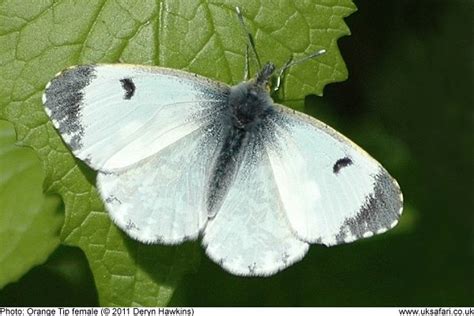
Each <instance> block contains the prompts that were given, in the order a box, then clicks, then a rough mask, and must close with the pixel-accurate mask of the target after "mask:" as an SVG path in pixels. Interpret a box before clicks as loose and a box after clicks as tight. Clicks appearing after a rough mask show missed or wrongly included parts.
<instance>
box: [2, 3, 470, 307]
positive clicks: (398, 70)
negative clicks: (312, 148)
mask: <svg viewBox="0 0 474 316" xmlns="http://www.w3.org/2000/svg"><path fill="white" fill-rule="evenodd" d="M355 3H356V5H357V7H358V11H357V12H356V13H354V14H353V15H351V16H350V17H348V18H347V19H346V23H347V24H348V26H349V28H350V29H351V32H352V36H350V37H345V38H342V39H340V40H339V45H340V50H341V52H342V55H343V57H344V60H345V62H346V64H347V68H348V69H349V79H348V80H347V81H346V82H342V83H335V84H331V85H329V86H327V87H326V89H325V93H324V97H322V98H321V97H316V96H308V97H307V98H306V105H305V107H306V112H307V113H309V114H311V115H313V116H315V117H317V118H319V119H321V120H322V121H324V122H326V123H328V124H329V125H332V126H333V127H335V128H336V129H338V130H339V131H340V132H342V133H343V134H345V135H347V136H348V137H350V138H351V139H352V140H354V141H355V142H356V143H358V144H359V145H361V146H362V147H363V148H364V149H366V151H368V152H369V153H370V154H371V155H372V156H374V158H376V159H377V160H379V161H380V162H381V163H382V164H383V165H384V166H385V167H386V168H387V170H389V172H390V173H391V174H392V175H393V176H394V177H395V178H396V179H397V180H398V182H399V183H400V185H401V188H402V191H403V193H404V197H405V211H404V214H403V216H402V218H401V221H400V224H399V225H398V226H397V227H396V228H395V229H393V230H392V231H390V232H388V233H386V234H383V235H381V236H376V237H373V238H370V239H367V240H362V241H358V242H356V243H353V244H349V245H342V246H338V247H333V248H326V247H324V246H318V245H313V246H312V247H311V248H310V251H309V253H308V255H307V256H306V257H305V258H304V259H303V261H302V262H300V263H297V264H295V265H293V266H292V267H290V268H289V269H287V270H285V271H283V272H281V273H279V274H277V275H275V276H273V277H270V278H265V279H257V278H239V277H235V276H232V275H230V274H228V273H226V272H224V271H223V270H222V269H221V268H220V267H219V266H217V265H216V264H214V263H213V262H211V261H210V260H209V259H208V258H207V257H206V256H205V255H204V253H203V252H202V256H201V263H200V266H199V268H198V270H197V271H196V273H194V274H190V275H187V276H186V277H185V278H184V280H183V282H182V283H181V285H180V287H179V288H178V289H177V291H176V294H175V295H174V297H173V299H172V302H171V304H172V305H191V306H422V305H437V306H443V305H449V306H461V305H462V306H472V305H474V299H473V298H474V290H473V288H474V287H473V281H474V269H473V266H474V265H473V263H474V260H473V259H474V234H473V224H474V218H473V210H474V201H473V196H474V183H473V179H474V169H473V158H474V155H473V148H474V147H473V145H474V143H473V140H474V137H473V135H474V133H473V132H474V115H473V114H474V112H473V95H474V93H473V90H472V89H473V88H474V85H473V40H472V38H473V23H472V20H473V9H474V5H473V2H472V1H469V0H465V1H463V0H455V1H441V0H439V1H436V0H422V1H412V0H405V1H401V0H385V1H368V0H365V1H355ZM9 305H10V306H13V305H14V306H21V305H32V306H54V305H64V306H81V305H82V306H93V305H98V299H97V293H96V290H95V287H94V282H93V279H92V274H91V272H90V270H89V268H88V264H87V261H86V259H85V257H84V255H83V254H82V252H81V251H80V250H78V249H75V248H69V247H65V246H60V247H59V248H58V249H57V251H56V252H55V253H54V254H53V255H52V256H51V257H50V258H49V260H48V261H47V262H46V263H45V264H43V265H40V266H38V267H36V268H33V269H32V270H31V271H30V272H29V273H28V274H26V275H25V276H24V277H23V278H21V279H20V280H19V281H18V282H16V283H13V284H9V285H7V286H6V287H5V288H4V289H2V290H0V306H9Z"/></svg>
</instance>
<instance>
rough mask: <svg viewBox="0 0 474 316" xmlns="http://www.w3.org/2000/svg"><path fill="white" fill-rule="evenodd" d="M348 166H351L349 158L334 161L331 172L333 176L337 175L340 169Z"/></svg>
mask: <svg viewBox="0 0 474 316" xmlns="http://www.w3.org/2000/svg"><path fill="white" fill-rule="evenodd" d="M349 165H352V160H351V159H350V158H349V157H344V158H341V159H339V160H338V161H336V163H335V164H334V166H333V167H332V171H333V172H334V173H335V174H338V173H339V171H340V170H341V169H342V168H344V167H347V166H349Z"/></svg>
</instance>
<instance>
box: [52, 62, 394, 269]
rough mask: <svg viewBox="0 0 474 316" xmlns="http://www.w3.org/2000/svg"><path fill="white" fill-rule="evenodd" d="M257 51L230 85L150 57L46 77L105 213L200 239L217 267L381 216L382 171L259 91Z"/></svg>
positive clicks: (385, 197) (360, 232)
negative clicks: (249, 67) (250, 70)
mask: <svg viewBox="0 0 474 316" xmlns="http://www.w3.org/2000/svg"><path fill="white" fill-rule="evenodd" d="M274 72H275V66H274V65H273V64H271V63H267V64H265V65H264V66H263V67H262V68H261V70H260V71H259V72H258V74H257V75H256V76H255V77H253V78H252V79H250V80H247V81H244V82H242V83H240V84H237V85H235V86H228V85H227V84H224V83H220V82H216V81H213V80H211V79H208V78H205V77H202V76H199V75H197V74H193V73H189V72H185V71H181V70H176V69H169V68H164V67H156V66H140V65H127V64H97V65H79V66H74V67H71V68H68V69H66V70H64V71H63V72H61V73H59V74H57V75H56V77H55V78H54V79H52V81H50V82H49V83H48V84H47V86H46V88H45V91H44V94H43V104H44V107H45V111H46V113H47V115H48V116H49V118H50V119H51V121H52V123H53V125H54V127H55V128H56V129H57V130H58V131H59V134H60V135H61V137H62V139H63V140H64V142H65V143H66V144H67V145H68V147H69V148H70V150H71V151H72V153H73V155H74V156H76V157H77V158H79V159H81V160H82V161H84V162H85V163H86V164H87V165H88V166H89V167H91V168H92V169H94V170H97V181H96V184H97V188H98V191H99V193H100V196H101V197H102V200H103V202H104V204H105V208H106V210H107V211H108V213H109V215H110V217H111V219H112V220H113V222H114V223H115V224H116V225H117V226H118V227H120V228H121V229H122V230H123V231H124V232H125V233H126V234H127V235H128V236H130V237H131V238H133V239H135V240H138V241H140V242H143V243H147V244H155V243H158V244H165V245H175V244H179V243H182V242H184V241H187V240H196V239H198V238H201V242H202V245H203V247H204V248H205V251H206V253H207V255H208V256H209V257H210V258H211V259H212V260H213V261H215V262H216V263H218V264H219V265H220V266H221V267H223V268H224V269H225V270H227V271H229V272H230V273H233V274H237V275H242V276H268V275H272V274H274V273H276V272H278V271H280V270H282V269H284V268H286V267H288V266H290V265H291V264H293V263H294V262H296V261H299V260H300V259H302V258H303V257H304V255H305V254H306V252H307V251H308V248H309V245H310V244H324V245H327V246H333V245H337V244H343V243H350V242H352V241H355V240H357V239H360V238H366V237H370V236H372V235H375V234H380V233H383V232H385V231H387V230H389V229H391V228H393V227H394V226H395V225H396V224H397V223H398V219H399V217H400V215H401V213H402V209H403V197H402V194H401V191H400V187H399V185H398V184H397V182H396V181H395V179H393V178H392V176H390V174H389V173H388V172H387V171H386V170H385V169H384V168H383V167H382V166H381V165H380V164H379V163H378V162H377V161H376V160H374V159H373V158H372V157H371V156H369V155H368V154H367V153H366V152H365V151H363V150H362V149H361V148H360V147H358V146H357V145H356V144H354V143H353V142H351V141H350V140H349V139H347V138H346V137H344V136H343V135H341V134H340V133H338V132H337V131H335V130H334V129H332V128H331V127H329V126H328V125H326V124H324V123H322V122H321V121H318V120H317V119H315V118H313V117H310V116H308V115H306V114H303V113H300V112H296V111H294V110H291V109H289V108H287V107H285V106H282V105H279V104H276V103H274V102H273V100H272V98H271V96H270V93H269V89H268V85H269V84H270V79H271V77H272V75H273V73H274Z"/></svg>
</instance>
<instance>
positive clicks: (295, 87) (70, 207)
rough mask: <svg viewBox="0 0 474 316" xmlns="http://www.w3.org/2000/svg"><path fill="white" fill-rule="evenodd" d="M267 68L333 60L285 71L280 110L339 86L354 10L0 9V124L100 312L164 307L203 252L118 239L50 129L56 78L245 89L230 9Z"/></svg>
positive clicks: (307, 6) (312, 5)
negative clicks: (25, 152) (95, 74)
mask: <svg viewBox="0 0 474 316" xmlns="http://www.w3.org/2000/svg"><path fill="white" fill-rule="evenodd" d="M237 4H238V5H239V6H240V7H241V8H242V10H243V13H244V16H245V21H246V23H247V24H248V26H249V29H250V30H251V32H252V33H253V34H254V35H255V40H256V46H257V50H258V51H259V54H260V55H261V56H260V57H261V59H262V60H263V61H267V60H271V61H273V62H274V63H276V64H277V65H282V64H283V63H284V62H285V61H286V60H288V58H289V57H290V56H291V55H294V56H295V57H296V58H297V57H300V56H305V55H306V54H308V53H310V52H313V51H315V50H317V49H321V48H325V49H326V50H327V51H328V53H327V54H326V55H324V56H322V57H320V58H317V59H314V60H311V61H310V62H307V63H304V64H301V65H298V66H295V67H294V68H292V69H291V70H290V71H289V73H288V75H287V76H286V80H285V83H284V92H285V94H284V96H283V97H282V99H283V102H287V103H288V102H289V101H291V102H290V103H291V104H293V105H300V104H301V103H302V100H303V99H304V97H305V95H307V94H310V93H314V94H322V90H323V87H324V86H325V85H326V84H328V83H330V82H335V81H341V80H344V79H346V77H347V71H346V68H345V65H344V62H343V60H342V58H341V56H340V53H339V50H338V47H337V39H338V38H339V37H341V36H343V35H347V34H349V30H348V28H347V27H346V25H345V24H344V22H343V17H345V16H347V15H349V14H350V13H352V12H353V11H354V10H355V7H354V5H353V4H352V2H351V1H350V0H314V1H305V2H303V1H298V2H295V3H293V2H292V1H283V2H273V1H261V2H254V1H239V2H237V1H214V2H212V3H209V2H207V1H204V0H193V1H140V2H137V1H106V0H102V1H91V2H89V3H87V5H86V4H85V3H84V2H82V1H79V2H75V1H55V2H53V1H35V2H33V1H31V2H28V1H11V2H10V1H5V2H2V4H1V5H0V16H1V17H2V19H1V22H0V78H1V79H0V80H1V84H0V102H1V103H0V106H1V107H0V110H1V112H0V115H1V116H0V117H3V118H6V119H8V120H10V121H11V122H13V123H14V124H15V128H16V130H17V133H18V137H19V139H21V140H22V141H23V142H24V143H26V144H28V145H30V146H31V147H32V148H34V149H35V150H36V151H37V152H38V154H39V155H40V158H41V159H42V161H43V162H44V166H45V168H46V174H47V177H46V180H45V187H46V188H47V190H48V191H50V192H57V193H59V194H60V195H61V196H62V198H63V199H64V203H65V206H66V218H65V224H64V226H63V228H62V232H61V239H62V242H63V243H65V244H68V245H76V246H79V247H80V248H81V249H82V250H83V251H84V252H85V254H86V256H87V258H88V260H89V263H90V266H91V269H92V272H93V274H94V277H95V282H96V285H97V288H98V293H99V299H100V302H101V304H102V305H166V304H167V302H168V301H169V299H170V297H171V295H172V293H173V291H174V289H175V288H176V286H177V284H178V282H179V280H180V279H181V278H182V276H183V274H185V273H186V272H187V271H189V270H190V269H193V268H195V267H196V261H197V259H198V251H199V245H198V243H197V242H196V243H188V244H185V245H183V246H180V247H160V246H149V245H143V244H140V243H137V242H134V241H132V240H130V239H129V238H127V237H126V236H125V235H124V234H123V233H121V232H120V231H119V230H118V229H117V228H116V227H115V226H114V225H113V224H112V223H111V221H110V219H109V217H108V216H107V214H106V213H105V212H104V209H103V205H102V202H101V201H100V199H99V197H98V194H97V191H96V188H95V186H94V178H95V175H94V172H93V171H91V170H90V169H89V168H87V167H86V166H85V165H84V164H83V163H81V162H79V161H77V160H75V159H74V158H73V156H72V155H71V153H70V152H69V151H68V150H67V148H66V147H65V146H64V144H63V143H62V141H61V139H60V137H59V135H58V134H57V132H56V131H55V130H54V128H53V127H52V124H51V123H50V122H49V121H48V119H47V117H46V115H45V113H44V111H43V108H42V105H41V94H42V91H43V88H44V86H45V84H46V83H47V82H48V81H49V80H50V79H51V78H52V77H53V76H54V74H55V73H57V72H58V71H60V70H62V69H64V68H66V67H68V66H71V65H75V64H83V63H98V62H100V63H116V62H126V63H137V64H154V65H163V66H168V67H172V68H179V69H185V70H188V71H191V72H194V73H198V74H201V75H204V76H207V77H210V78H213V79H216V80H220V81H223V82H226V83H229V84H235V83H237V82H239V81H241V80H242V78H243V68H244V66H243V65H244V52H245V45H246V39H245V36H244V35H243V31H242V29H241V27H240V25H239V23H238V20H237V16H236V14H235V9H234V8H235V5H237Z"/></svg>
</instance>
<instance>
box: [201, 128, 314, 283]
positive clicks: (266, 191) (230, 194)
mask: <svg viewBox="0 0 474 316" xmlns="http://www.w3.org/2000/svg"><path fill="white" fill-rule="evenodd" d="M259 136H260V135H255V134H254V135H249V138H248V139H247V140H246V142H245V144H244V146H243V150H242V151H241V152H240V154H239V155H238V156H237V157H236V158H237V159H238V160H239V161H240V164H239V166H238V168H237V170H236V173H235V176H234V179H233V181H232V184H231V185H230V187H229V189H228V191H227V193H226V195H225V197H224V199H223V201H222V203H221V205H220V208H219V210H218V211H217V214H216V215H215V217H214V218H212V219H210V220H209V222H208V224H207V226H206V228H205V230H204V234H203V235H204V236H203V245H204V247H205V248H206V253H207V254H208V256H209V257H210V258H212V259H213V260H214V261H216V262H217V263H218V264H220V265H221V266H222V267H223V268H224V269H226V270H228V271H230V272H231V273H233V274H238V275H245V276H256V275H259V276H262V275H271V274H274V273H276V272H278V271H280V270H282V269H284V268H285V267H287V266H289V265H291V264H292V263H293V262H295V261H298V260H300V259H301V258H302V257H303V256H304V255H305V254H306V252H307V250H308V246H309V245H308V243H306V242H304V241H301V240H299V239H298V238H297V237H296V236H295V235H294V234H293V232H292V231H291V229H290V226H289V225H288V220H287V219H286V215H285V211H284V209H283V205H282V203H281V202H280V200H279V199H278V192H277V186H276V183H275V181H273V175H272V170H271V165H270V162H269V160H268V156H267V155H266V153H265V151H264V149H263V148H264V143H263V142H264V140H263V139H262V138H261V137H259Z"/></svg>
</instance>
